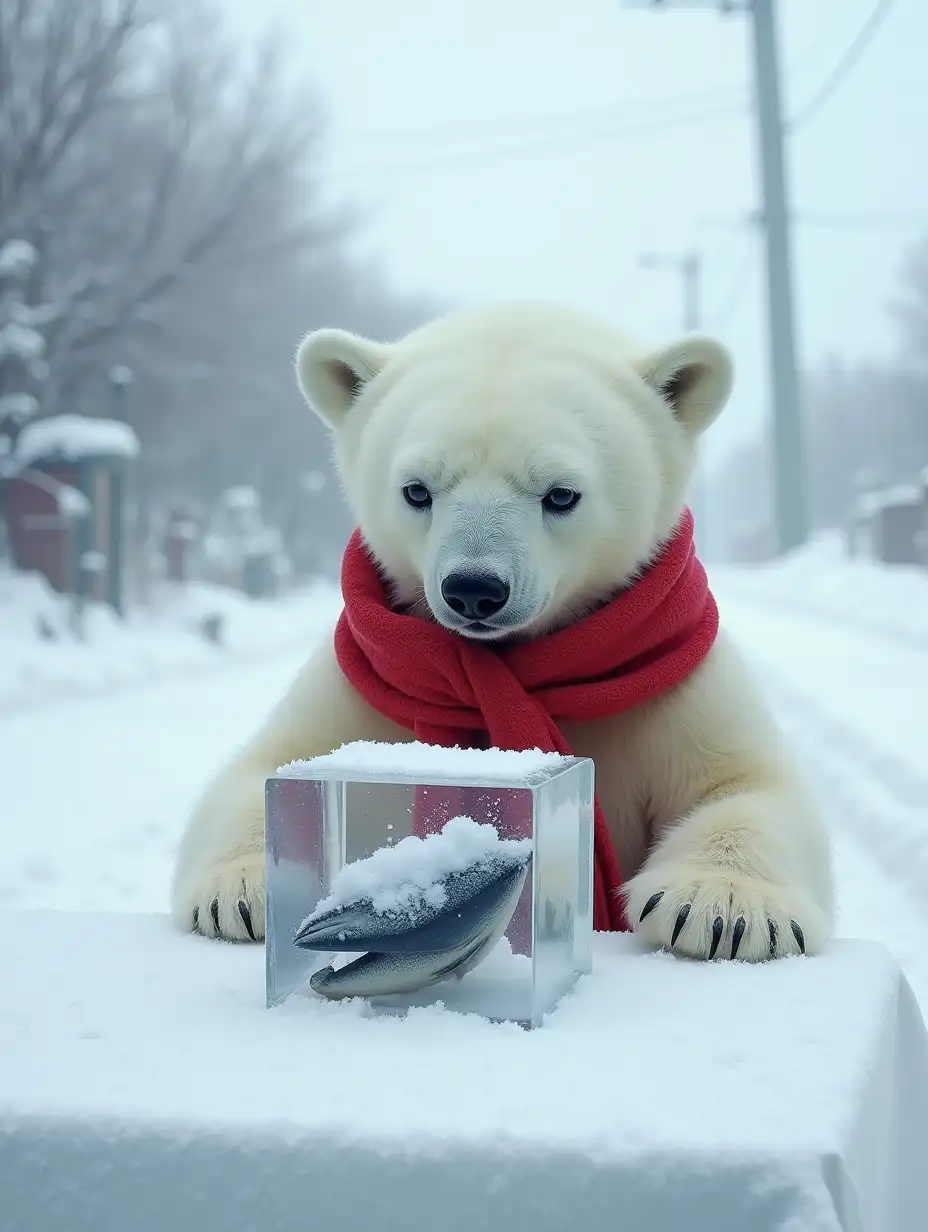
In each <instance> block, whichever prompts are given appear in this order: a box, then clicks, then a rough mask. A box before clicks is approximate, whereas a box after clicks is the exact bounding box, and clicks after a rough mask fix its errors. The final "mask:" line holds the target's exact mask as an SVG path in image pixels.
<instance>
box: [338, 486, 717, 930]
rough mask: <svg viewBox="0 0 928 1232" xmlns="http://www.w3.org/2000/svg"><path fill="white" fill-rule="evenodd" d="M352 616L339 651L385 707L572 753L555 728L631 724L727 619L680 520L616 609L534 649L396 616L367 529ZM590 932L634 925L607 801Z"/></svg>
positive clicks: (434, 726) (448, 727)
mask: <svg viewBox="0 0 928 1232" xmlns="http://www.w3.org/2000/svg"><path fill="white" fill-rule="evenodd" d="M341 581H342V594H343V597H344V601H345V609H344V611H343V612H342V615H341V617H340V619H339V622H338V626H337V628H336V631H335V652H336V655H337V657H338V662H339V665H340V666H341V669H342V671H343V672H344V674H345V676H346V677H347V678H348V680H349V681H350V682H351V684H352V685H353V686H354V687H355V688H356V689H357V690H358V692H359V693H360V694H361V696H362V697H363V698H364V699H365V701H367V702H368V703H369V704H370V705H371V706H373V708H374V709H375V710H378V711H379V712H380V713H381V714H383V715H385V716H386V717H387V718H389V719H392V720H393V722H395V723H398V724H399V725H400V726H401V727H405V728H407V729H409V730H410V731H412V732H413V733H414V734H415V737H416V739H417V740H421V741H424V742H425V743H427V744H437V745H442V746H444V747H450V746H453V745H468V746H475V745H476V746H485V745H486V744H487V742H489V745H490V746H492V747H495V748H501V749H534V748H537V749H541V750H543V751H545V752H554V753H561V754H566V755H570V753H571V749H570V747H569V745H568V744H567V741H566V740H565V739H564V736H563V734H562V733H561V730H560V728H559V727H558V723H559V722H562V721H564V720H568V721H571V722H587V723H588V722H590V721H591V720H595V719H602V718H606V717H607V716H608V715H614V714H622V713H623V712H625V711H626V710H631V709H632V707H633V706H639V705H641V703H642V702H646V701H650V700H651V699H652V698H655V697H658V696H660V695H661V694H662V693H666V692H667V690H669V689H672V688H674V687H675V686H676V685H678V684H680V683H681V681H683V680H684V679H685V678H686V677H687V676H688V675H689V674H690V672H692V671H693V670H694V669H695V668H697V667H698V666H699V665H700V663H702V661H703V660H704V659H705V657H706V655H707V654H708V653H709V651H710V649H711V648H712V644H713V642H714V641H715V635H716V633H717V631H718V609H717V608H716V605H715V600H714V598H713V597H712V593H711V592H710V590H709V585H708V581H707V579H706V573H705V570H704V569H703V567H702V565H701V563H700V562H699V560H698V559H697V557H696V553H695V550H694V546H693V519H692V515H691V514H690V511H689V510H688V509H686V510H684V512H683V515H682V517H681V519H680V522H679V524H678V526H677V530H676V531H675V533H674V535H673V537H672V538H671V539H670V541H669V542H668V543H667V545H666V547H665V548H664V550H663V551H662V553H661V555H660V556H659V557H658V559H657V560H656V561H655V562H654V563H653V564H652V565H651V566H649V568H648V569H647V570H646V571H645V572H644V573H643V574H642V576H641V577H640V578H639V579H638V580H637V581H635V582H634V583H633V584H632V585H631V586H629V587H628V589H627V590H624V591H623V592H622V593H621V594H619V595H618V596H617V597H616V598H615V599H613V600H612V601H611V602H610V603H607V604H606V605H605V606H603V607H601V608H599V609H598V610H597V611H595V612H593V613H592V614H591V615H589V616H586V617H584V618H583V619H582V620H580V621H578V622H577V623H576V624H573V625H570V626H568V627H567V628H565V629H560V630H557V631H556V632H554V633H549V634H547V635H546V636H544V637H539V638H537V639H536V640H534V641H526V642H520V643H516V644H513V645H506V644H505V643H503V644H502V645H500V646H498V647H497V648H495V649H494V648H493V646H492V645H488V644H487V643H483V642H476V641H473V640H470V639H468V638H466V637H462V636H461V635H460V634H457V633H451V632H450V631H449V630H447V629H445V628H443V627H442V626H441V625H438V624H435V623H433V622H432V621H429V620H424V619H421V618H419V617H417V616H410V615H408V614H406V613H403V612H398V611H395V610H393V609H392V608H391V607H390V603H389V598H388V595H387V590H386V587H385V585H384V582H383V580H382V577H381V574H380V572H379V570H378V568H377V566H376V564H375V563H374V561H373V559H372V558H371V556H370V554H369V552H368V550H367V548H366V547H365V545H364V542H363V540H362V538H361V534H360V532H359V531H357V530H356V531H355V532H354V534H353V535H352V536H351V539H350V540H349V542H348V546H347V548H346V549H345V555H344V558H343V561H342V574H341ZM594 862H595V868H594V879H593V887H594V892H593V927H594V928H595V929H596V930H597V931H610V930H611V931H618V930H624V929H626V928H627V927H628V925H627V922H626V920H625V917H624V910H623V907H622V904H621V901H620V899H619V897H618V895H617V893H616V891H617V890H618V888H619V887H620V886H621V883H622V877H621V871H620V869H619V862H618V859H617V857H616V854H615V850H614V848H613V845H612V839H611V837H610V834H609V830H608V827H607V825H606V821H605V818H604V816H603V812H602V809H601V808H600V806H599V803H598V801H597V803H596V811H595V830H594Z"/></svg>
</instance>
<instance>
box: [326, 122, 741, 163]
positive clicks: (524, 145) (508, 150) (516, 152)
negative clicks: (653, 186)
mask: <svg viewBox="0 0 928 1232" xmlns="http://www.w3.org/2000/svg"><path fill="white" fill-rule="evenodd" d="M743 116H744V108H743V107H741V106H736V105H731V104H729V105H728V106H718V107H715V108H711V109H707V110H705V111H702V112H697V111H689V112H686V113H684V114H681V115H678V116H669V115H668V116H662V117H661V116H655V117H654V118H653V120H652V121H650V122H648V121H645V120H642V121H641V122H639V123H637V124H619V125H612V126H608V127H604V128H600V129H591V130H589V131H588V132H583V131H581V130H578V131H576V132H573V133H561V134H558V135H553V134H552V135H551V136H550V137H548V138H539V139H538V140H536V141H524V142H509V143H508V144H504V145H500V146H488V147H484V148H482V149H481V148H480V147H477V148H475V149H472V150H453V151H449V152H448V153H446V154H436V155H434V156H433V157H430V158H422V159H412V160H410V161H408V162H400V163H382V164H374V165H373V166H368V167H357V168H347V169H345V170H344V171H342V172H336V173H334V174H333V176H332V178H333V179H335V180H338V181H342V180H345V179H356V178H360V179H364V180H367V179H373V178H377V177H380V176H393V175H414V174H417V173H419V172H428V171H436V170H442V169H443V168H448V169H453V168H455V167H459V166H469V165H473V164H475V163H476V164H479V163H489V162H496V161H499V160H500V159H503V160H506V159H524V158H529V159H531V158H532V157H534V156H536V155H538V154H548V153H551V152H557V151H559V150H567V151H573V150H574V149H577V148H579V147H582V146H586V145H593V144H596V143H597V142H600V141H605V142H611V141H616V140H619V139H623V138H625V139H628V138H634V137H637V136H646V135H648V134H650V133H653V132H658V131H661V130H663V129H668V130H669V129H674V128H687V127H691V126H697V125H700V124H711V123H716V122H718V121H721V120H731V119H735V118H740V117H743Z"/></svg>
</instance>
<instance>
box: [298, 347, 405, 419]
mask: <svg viewBox="0 0 928 1232" xmlns="http://www.w3.org/2000/svg"><path fill="white" fill-rule="evenodd" d="M389 355H390V348H389V347H388V346H384V345H382V344H381V343H377V342H370V341H368V339H367V338H361V337H359V336H358V335H357V334H349V333H348V332H347V330H344V329H317V330H315V331H314V332H313V333H311V334H307V336H306V337H305V338H304V339H303V341H302V342H301V343H300V346H299V349H298V351H297V353H296V379H297V383H298V385H299V387H300V389H301V391H302V393H303V397H304V398H305V399H306V401H307V402H308V403H309V405H310V406H311V407H312V409H313V410H314V411H315V412H316V414H317V415H318V416H319V418H320V419H322V420H324V421H325V422H326V423H327V424H328V425H329V427H330V428H337V427H338V426H339V424H340V423H341V422H342V420H343V419H344V418H345V416H346V415H347V413H348V411H349V410H350V409H351V407H352V405H353V404H354V402H355V401H356V399H357V397H358V395H359V394H360V392H361V390H362V389H363V388H364V386H365V385H366V384H367V382H368V381H370V380H371V379H372V378H373V377H375V376H376V375H377V373H378V372H380V371H381V370H382V368H383V367H384V365H385V364H386V362H387V359H388V358H389Z"/></svg>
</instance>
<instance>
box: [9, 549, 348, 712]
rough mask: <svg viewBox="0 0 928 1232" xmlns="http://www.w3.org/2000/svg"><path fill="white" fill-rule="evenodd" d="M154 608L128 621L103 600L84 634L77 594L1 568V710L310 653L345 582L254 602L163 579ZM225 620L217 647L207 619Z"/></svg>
mask: <svg viewBox="0 0 928 1232" xmlns="http://www.w3.org/2000/svg"><path fill="white" fill-rule="evenodd" d="M158 596H159V597H158V601H157V603H156V604H155V605H154V606H153V607H152V608H151V609H138V610H135V611H132V612H130V614H129V616H128V618H127V619H126V620H125V621H123V620H120V619H119V618H118V617H117V616H116V615H115V614H114V612H113V611H112V609H111V608H109V607H107V606H106V605H104V604H99V603H90V604H88V605H87V607H86V609H85V611H84V621H83V640H81V639H80V638H78V637H77V636H76V634H75V632H74V630H73V627H72V611H71V604H70V600H68V599H66V598H64V597H63V596H61V595H59V594H57V593H56V592H55V591H54V590H52V588H51V587H50V586H49V585H48V583H47V582H46V581H45V579H44V578H43V577H41V576H40V575H39V574H24V573H20V572H11V571H10V570H8V569H4V568H3V567H2V565H0V647H2V653H0V713H3V712H5V711H11V710H20V709H24V708H26V707H30V706H34V705H41V704H43V703H45V702H49V701H55V700H57V699H60V698H63V697H68V696H75V695H94V694H98V693H101V692H105V691H107V690H109V689H113V688H119V687H125V686H127V685H136V684H143V683H150V682H152V681H157V680H161V679H164V678H169V677H171V676H173V675H176V674H178V673H181V672H183V673H189V672H191V671H201V670H202V671H209V670H215V669H217V668H219V669H221V668H224V667H228V666H230V665H231V664H233V663H235V662H244V661H248V660H253V659H259V658H262V657H266V656H268V655H271V654H276V653H278V652H279V651H281V650H286V649H288V648H296V647H300V646H305V647H306V651H307V653H308V652H309V650H311V649H312V647H313V646H314V645H315V644H316V642H317V641H318V639H319V637H320V636H323V635H324V634H325V633H326V632H327V631H328V630H329V629H330V628H331V627H332V626H333V625H334V622H335V619H336V617H337V615H338V612H339V610H340V609H341V595H340V593H339V591H338V589H337V587H335V586H332V585H329V584H328V583H321V582H320V583H318V584H314V585H310V586H307V587H306V588H305V589H303V590H300V591H297V592H294V593H293V594H291V595H288V596H286V597H285V598H280V599H274V600H254V599H248V598H246V597H245V596H244V595H242V594H240V593H239V592H237V591H234V590H230V589H227V588H225V587H221V586H212V585H207V584H204V583H191V584H189V585H184V586H172V585H164V586H162V587H161V588H160V590H159V592H158ZM212 616H217V617H219V618H220V619H221V621H222V626H223V629H222V641H221V642H220V644H219V645H212V644H210V643H209V642H207V641H206V639H205V638H204V636H203V633H202V627H201V626H202V623H203V622H204V621H205V620H207V619H208V618H210V617H212Z"/></svg>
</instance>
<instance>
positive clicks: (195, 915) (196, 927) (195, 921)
mask: <svg viewBox="0 0 928 1232" xmlns="http://www.w3.org/2000/svg"><path fill="white" fill-rule="evenodd" d="M199 928H200V908H199V907H194V909H193V931H194V932H198V931H199Z"/></svg>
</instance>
